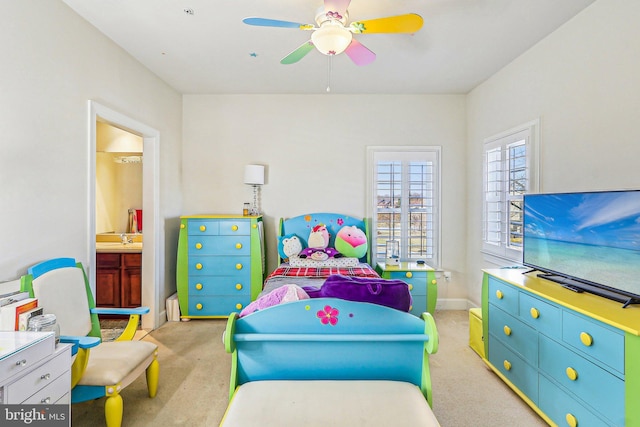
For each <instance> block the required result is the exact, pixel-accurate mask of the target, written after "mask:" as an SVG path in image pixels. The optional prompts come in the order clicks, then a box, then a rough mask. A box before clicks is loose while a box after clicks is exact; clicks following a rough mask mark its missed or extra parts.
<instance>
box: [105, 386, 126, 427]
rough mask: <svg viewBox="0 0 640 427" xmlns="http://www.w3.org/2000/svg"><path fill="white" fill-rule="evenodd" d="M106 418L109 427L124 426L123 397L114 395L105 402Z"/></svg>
mask: <svg viewBox="0 0 640 427" xmlns="http://www.w3.org/2000/svg"><path fill="white" fill-rule="evenodd" d="M104 417H105V420H106V421H107V427H120V426H121V425H122V396H120V395H119V394H118V393H114V394H112V395H111V396H108V397H107V401H106V402H104Z"/></svg>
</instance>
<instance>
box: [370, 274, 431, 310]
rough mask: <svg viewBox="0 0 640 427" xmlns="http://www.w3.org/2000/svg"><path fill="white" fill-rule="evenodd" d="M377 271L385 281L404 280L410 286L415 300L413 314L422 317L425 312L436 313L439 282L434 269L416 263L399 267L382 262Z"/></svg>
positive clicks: (412, 307)
mask: <svg viewBox="0 0 640 427" xmlns="http://www.w3.org/2000/svg"><path fill="white" fill-rule="evenodd" d="M376 271H377V272H378V274H379V275H380V276H381V277H382V278H383V279H397V280H402V281H404V282H406V283H407V284H408V285H409V290H410V292H411V298H412V299H413V305H412V306H411V314H414V315H416V316H420V315H421V314H422V313H424V312H425V311H428V312H429V313H431V314H434V313H435V311H436V300H437V299H438V282H437V280H436V274H435V271H434V269H433V268H431V267H429V266H428V265H426V264H418V263H416V262H401V263H400V264H399V265H390V264H385V263H384V262H380V263H378V265H377V266H376Z"/></svg>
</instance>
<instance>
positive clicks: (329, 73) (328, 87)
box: [327, 55, 333, 93]
mask: <svg viewBox="0 0 640 427" xmlns="http://www.w3.org/2000/svg"><path fill="white" fill-rule="evenodd" d="M327 57H328V58H329V60H328V62H327V93H329V92H331V61H332V58H333V55H327Z"/></svg>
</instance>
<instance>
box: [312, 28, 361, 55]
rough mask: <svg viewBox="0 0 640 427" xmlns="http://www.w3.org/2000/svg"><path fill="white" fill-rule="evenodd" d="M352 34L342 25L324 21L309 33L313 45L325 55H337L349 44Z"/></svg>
mask: <svg viewBox="0 0 640 427" xmlns="http://www.w3.org/2000/svg"><path fill="white" fill-rule="evenodd" d="M352 38H353V34H351V31H349V30H347V29H345V28H344V27H343V26H342V25H340V24H338V23H334V22H332V21H328V22H325V23H324V24H323V25H322V26H321V27H320V28H318V29H317V30H315V31H314V32H313V33H312V34H311V41H312V42H313V45H314V46H315V47H316V48H317V49H318V50H319V51H320V52H321V53H323V54H325V55H339V54H341V53H342V52H344V50H345V49H346V48H347V47H349V44H351V39H352Z"/></svg>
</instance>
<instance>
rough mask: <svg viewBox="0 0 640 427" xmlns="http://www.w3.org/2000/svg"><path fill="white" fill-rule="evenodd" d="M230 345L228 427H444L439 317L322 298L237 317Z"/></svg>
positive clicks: (228, 339) (229, 326) (228, 338)
mask: <svg viewBox="0 0 640 427" xmlns="http://www.w3.org/2000/svg"><path fill="white" fill-rule="evenodd" d="M223 341H224V345H225V349H226V351H227V352H228V353H231V355H232V367H231V379H230V390H229V397H230V402H229V405H228V407H227V410H226V412H225V415H224V417H223V419H222V422H221V424H220V425H221V426H223V427H239V426H242V427H248V426H257V425H260V426H278V427H288V426H296V427H299V426H327V425H330V426H349V427H355V426H367V427H376V426H385V427H388V426H423V427H434V426H439V424H438V421H437V420H436V418H435V416H434V414H433V412H432V411H431V402H432V400H431V396H432V394H431V379H430V373H429V354H433V353H435V352H436V351H437V348H438V334H437V329H436V325H435V322H434V320H433V317H432V316H431V315H430V314H429V313H424V314H423V315H422V316H421V317H416V316H414V315H412V314H409V313H406V312H402V311H400V310H396V309H393V308H389V307H385V306H381V305H378V304H371V303H365V302H354V301H347V300H342V299H337V298H312V299H308V300H300V301H294V302H288V303H283V304H278V305H274V306H271V307H268V308H265V309H263V310H260V311H257V312H254V313H252V314H250V315H247V316H245V317H242V318H240V317H239V315H238V314H237V313H232V314H231V316H230V317H229V319H228V322H227V326H226V330H225V333H224V337H223Z"/></svg>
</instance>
